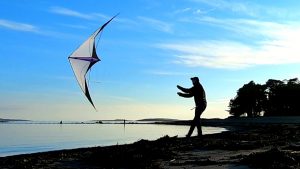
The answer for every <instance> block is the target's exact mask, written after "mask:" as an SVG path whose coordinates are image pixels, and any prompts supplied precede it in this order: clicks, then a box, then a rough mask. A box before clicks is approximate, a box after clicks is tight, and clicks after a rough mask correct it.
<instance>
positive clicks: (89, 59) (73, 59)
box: [68, 15, 117, 109]
mask: <svg viewBox="0 0 300 169" xmlns="http://www.w3.org/2000/svg"><path fill="white" fill-rule="evenodd" d="M116 16H117V15H116ZM116 16H114V17H113V18H111V19H110V20H109V21H107V22H106V23H105V24H104V25H102V26H101V27H100V28H99V29H97V30H96V31H95V32H94V33H93V34H92V35H91V36H90V37H89V38H88V39H87V40H86V41H85V42H84V43H82V44H81V45H80V46H79V48H77V49H76V50H75V51H74V52H73V53H72V54H71V55H70V56H69V58H68V59H69V61H70V64H71V67H72V69H73V72H74V74H75V77H76V79H77V81H78V84H79V86H80V88H81V89H82V91H83V93H84V94H85V96H86V97H87V99H88V100H89V101H90V103H91V104H92V106H93V107H94V108H95V109H96V107H95V105H94V103H93V100H92V98H91V96H90V93H89V89H88V84H87V81H86V74H87V72H88V71H89V70H90V68H91V67H92V66H93V65H94V64H95V63H97V62H98V61H100V59H99V57H98V56H97V52H96V44H95V38H96V37H97V35H99V34H101V33H102V31H103V29H104V28H105V26H106V25H107V24H109V22H110V21H112V20H113V19H114V18H115V17H116Z"/></svg>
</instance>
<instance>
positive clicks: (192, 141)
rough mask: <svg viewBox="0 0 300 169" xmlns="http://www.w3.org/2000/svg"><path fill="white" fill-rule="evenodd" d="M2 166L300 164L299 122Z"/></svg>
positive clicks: (243, 167) (31, 157) (55, 154)
mask: <svg viewBox="0 0 300 169" xmlns="http://www.w3.org/2000/svg"><path fill="white" fill-rule="evenodd" d="M0 168H2V169H6V168H7V169H9V168H174V169H175V168H217V169H218V168H219V169H223V168H224V169H225V168H234V169H247V168H300V125H298V124H255V125H243V126H235V127H232V128H231V130H230V131H227V132H223V133H219V134H210V135H204V136H203V137H191V138H178V137H176V136H175V137H169V136H164V137H162V138H159V139H157V140H155V141H148V140H139V141H137V142H135V143H133V144H125V145H113V146H106V147H91V148H79V149H72V150H59V151H51V152H44V153H34V154H25V155H16V156H9V157H2V158H0Z"/></svg>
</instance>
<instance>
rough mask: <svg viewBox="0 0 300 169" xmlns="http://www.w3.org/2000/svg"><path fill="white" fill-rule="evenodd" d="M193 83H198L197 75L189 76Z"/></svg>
mask: <svg viewBox="0 0 300 169" xmlns="http://www.w3.org/2000/svg"><path fill="white" fill-rule="evenodd" d="M191 80H192V82H193V84H198V83H199V78H198V77H192V78H191Z"/></svg>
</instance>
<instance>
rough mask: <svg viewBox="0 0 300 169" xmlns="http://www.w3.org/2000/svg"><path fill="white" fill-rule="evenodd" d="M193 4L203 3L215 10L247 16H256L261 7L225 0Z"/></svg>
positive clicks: (201, 0)
mask: <svg viewBox="0 0 300 169" xmlns="http://www.w3.org/2000/svg"><path fill="white" fill-rule="evenodd" d="M192 1H194V2H199V3H204V4H206V5H209V6H211V7H213V8H216V9H221V10H229V11H231V12H235V13H240V14H245V15H248V16H257V14H258V13H259V12H260V9H261V7H260V6H258V5H255V4H253V3H251V4H250V3H249V2H244V1H243V2H237V1H226V0H192Z"/></svg>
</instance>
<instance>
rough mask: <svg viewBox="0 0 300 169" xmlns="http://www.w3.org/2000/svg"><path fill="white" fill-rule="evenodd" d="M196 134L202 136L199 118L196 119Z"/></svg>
mask: <svg viewBox="0 0 300 169" xmlns="http://www.w3.org/2000/svg"><path fill="white" fill-rule="evenodd" d="M197 130H198V136H202V128H201V120H200V119H199V120H198V121H197Z"/></svg>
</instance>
